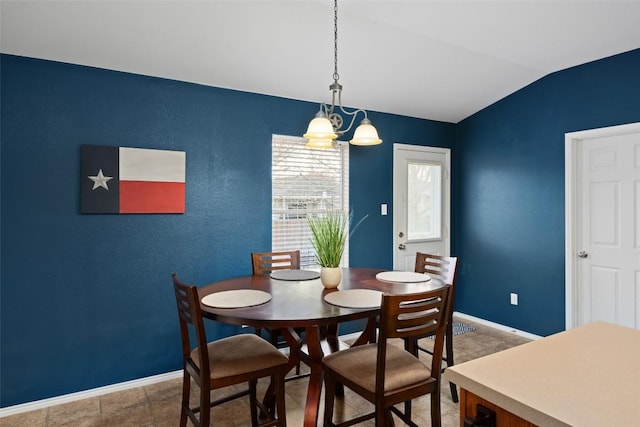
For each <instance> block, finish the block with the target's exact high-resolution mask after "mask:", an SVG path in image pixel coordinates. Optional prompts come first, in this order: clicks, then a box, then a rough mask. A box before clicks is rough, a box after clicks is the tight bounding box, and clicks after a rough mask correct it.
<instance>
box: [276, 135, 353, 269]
mask: <svg viewBox="0 0 640 427" xmlns="http://www.w3.org/2000/svg"><path fill="white" fill-rule="evenodd" d="M305 143H306V140H305V139H303V138H297V137H290V136H282V135H274V136H273V139H272V154H271V195H272V200H271V223H272V228H271V230H272V231H271V250H272V251H289V250H296V249H299V250H300V268H317V267H318V265H317V264H316V260H315V251H314V249H313V246H312V245H311V242H310V241H309V238H310V237H311V233H310V231H309V225H308V224H307V215H309V214H315V213H318V212H323V211H336V210H342V211H343V212H345V214H348V212H349V146H348V145H347V144H341V143H339V145H338V146H337V147H336V148H334V149H312V148H308V147H306V146H305ZM342 264H343V266H345V267H346V266H348V265H349V242H348V241H347V246H346V248H345V251H344V255H343V257H342Z"/></svg>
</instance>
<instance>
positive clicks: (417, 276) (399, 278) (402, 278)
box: [376, 271, 431, 283]
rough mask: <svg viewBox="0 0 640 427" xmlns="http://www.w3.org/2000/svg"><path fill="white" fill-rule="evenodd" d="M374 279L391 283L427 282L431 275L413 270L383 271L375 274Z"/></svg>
mask: <svg viewBox="0 0 640 427" xmlns="http://www.w3.org/2000/svg"><path fill="white" fill-rule="evenodd" d="M376 279H378V280H382V281H383V282H393V283H420V282H428V281H429V280H431V276H429V275H428V274H424V273H416V272H414V271H383V272H382V273H378V274H376Z"/></svg>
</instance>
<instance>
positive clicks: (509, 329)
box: [453, 311, 542, 340]
mask: <svg viewBox="0 0 640 427" xmlns="http://www.w3.org/2000/svg"><path fill="white" fill-rule="evenodd" d="M453 315H454V317H457V318H458V319H461V320H468V321H469V322H474V323H478V324H480V325H484V326H488V327H490V328H493V329H498V330H500V331H503V332H510V333H512V334H515V335H518V336H521V337H523V338H527V339H530V340H539V339H540V338H542V337H541V336H540V335H535V334H531V333H529V332H525V331H521V330H519V329H516V328H512V327H511V326H505V325H501V324H500V323H495V322H491V321H489V320H484V319H481V318H479V317H475V316H471V315H469V314H464V313H460V312H458V311H454V312H453Z"/></svg>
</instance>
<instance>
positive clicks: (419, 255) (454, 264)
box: [415, 252, 458, 402]
mask: <svg viewBox="0 0 640 427" xmlns="http://www.w3.org/2000/svg"><path fill="white" fill-rule="evenodd" d="M415 272H416V273H427V274H428V275H430V276H431V277H435V278H436V279H440V280H442V281H443V282H444V283H446V284H447V285H451V296H450V297H449V313H448V315H447V331H446V334H445V336H446V338H445V356H443V358H442V360H443V361H444V362H445V363H446V364H447V367H450V366H453V365H454V360H453V304H454V300H455V295H456V276H457V272H458V258H457V257H448V256H441V255H434V254H428V253H423V252H416V264H415ZM418 342H419V341H416V343H415V348H416V350H420V351H423V352H425V353H428V354H432V351H431V350H429V349H428V348H425V347H423V346H421V345H419V344H418ZM449 387H450V389H451V400H453V401H454V402H458V389H457V388H456V385H455V384H453V383H449Z"/></svg>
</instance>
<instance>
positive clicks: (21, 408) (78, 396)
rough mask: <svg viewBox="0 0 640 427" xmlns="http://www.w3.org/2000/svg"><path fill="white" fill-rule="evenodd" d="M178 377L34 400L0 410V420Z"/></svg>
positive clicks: (155, 377) (156, 377)
mask: <svg viewBox="0 0 640 427" xmlns="http://www.w3.org/2000/svg"><path fill="white" fill-rule="evenodd" d="M180 377H182V371H181V370H180V371H173V372H167V373H166V374H160V375H153V376H151V377H145V378H139V379H137V380H131V381H125V382H122V383H118V384H112V385H108V386H104V387H98V388H92V389H90V390H84V391H79V392H77V393H70V394H65V395H62V396H56V397H50V398H48V399H42V400H35V401H33V402H27V403H22V404H20V405H14V406H7V407H6V408H0V418H2V417H8V416H9V415H15V414H21V413H24V412H30V411H35V410H38V409H43V408H48V407H50V406H55V405H61V404H63V403H69V402H74V401H76V400H82V399H88V398H90V397H96V396H102V395H103V394H109V393H114V392H117V391H123V390H128V389H132V388H137V387H144V386H148V385H151V384H156V383H161V382H163V381H168V380H172V379H175V378H180Z"/></svg>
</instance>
